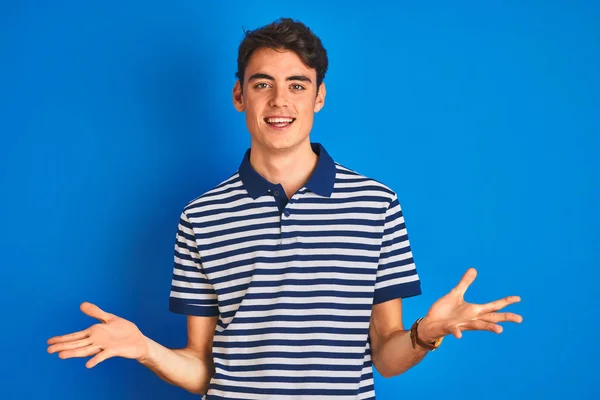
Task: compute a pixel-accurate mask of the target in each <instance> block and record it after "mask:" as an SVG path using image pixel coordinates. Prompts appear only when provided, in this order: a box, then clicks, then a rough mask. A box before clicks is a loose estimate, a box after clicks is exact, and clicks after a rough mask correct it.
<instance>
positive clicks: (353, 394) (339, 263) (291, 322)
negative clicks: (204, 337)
mask: <svg viewBox="0 0 600 400" xmlns="http://www.w3.org/2000/svg"><path fill="white" fill-rule="evenodd" d="M311 146H312V149H313V151H314V152H315V153H316V154H317V155H318V162H317V166H316V168H315V170H314V171H313V173H312V174H311V176H310V178H309V180H308V182H307V183H306V184H305V185H304V186H303V187H302V188H300V189H299V190H298V191H297V192H296V193H294V195H293V196H292V197H291V198H290V199H289V200H288V199H287V197H286V194H285V192H284V190H283V187H282V185H280V184H277V183H271V182H268V181H267V180H266V179H265V178H263V177H262V176H261V175H259V174H258V173H257V172H256V171H255V170H254V168H253V167H252V165H251V164H250V161H249V160H250V158H249V157H250V149H248V150H247V151H246V153H245V155H244V158H243V160H242V163H241V165H240V166H239V168H238V170H237V171H236V172H235V173H234V174H233V175H232V176H230V177H229V178H228V179H226V180H225V181H223V182H222V183H220V184H218V185H217V186H216V187H214V188H212V189H210V190H208V191H207V192H206V193H204V194H203V195H201V196H200V197H198V198H196V199H194V200H193V201H191V202H189V203H188V204H186V206H185V207H184V208H183V211H182V213H181V216H180V221H179V226H178V230H177V235H176V243H175V262H174V270H173V279H172V284H171V292H170V296H169V308H170V310H171V311H172V312H175V313H179V314H185V315H198V316H218V323H217V328H216V331H215V333H214V341H213V357H214V362H215V367H216V373H215V375H214V376H213V377H212V379H211V382H210V387H209V390H208V392H207V393H206V395H204V396H203V399H205V400H216V399H261V400H263V399H271V400H280V399H281V400H283V399H286V400H287V399H311V400H313V399H319V400H328V399H331V400H351V399H352V400H354V399H375V389H374V384H373V366H372V362H371V352H370V340H369V322H370V316H371V309H372V306H373V304H378V303H381V302H384V301H387V300H391V299H394V298H405V297H409V296H414V295H418V294H420V293H421V287H420V280H419V277H418V275H417V271H416V269H415V264H414V261H413V257H412V252H411V248H410V244H409V240H408V236H407V231H406V226H405V223H404V218H403V216H402V211H401V208H400V204H399V202H398V198H397V195H396V193H395V192H394V191H393V190H391V189H390V188H389V187H387V186H386V185H384V184H382V183H380V182H378V181H376V180H374V179H370V178H368V177H365V176H363V175H361V174H359V173H357V172H355V171H352V170H350V169H348V168H346V167H344V166H342V165H341V164H339V163H338V162H336V161H334V160H333V159H332V157H331V156H330V155H329V154H328V153H327V151H326V150H325V148H324V147H323V146H322V145H321V144H319V143H311Z"/></svg>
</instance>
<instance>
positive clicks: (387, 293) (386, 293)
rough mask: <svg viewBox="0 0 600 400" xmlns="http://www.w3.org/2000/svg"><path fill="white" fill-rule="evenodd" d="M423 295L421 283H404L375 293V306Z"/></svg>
mask: <svg viewBox="0 0 600 400" xmlns="http://www.w3.org/2000/svg"><path fill="white" fill-rule="evenodd" d="M420 294H421V281H414V282H408V283H403V284H401V285H394V286H388V287H386V288H383V289H379V290H377V291H376V292H375V298H374V299H373V304H380V303H384V302H386V301H388V300H393V299H397V298H407V297H413V296H418V295H420Z"/></svg>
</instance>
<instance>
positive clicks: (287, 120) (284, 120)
mask: <svg viewBox="0 0 600 400" xmlns="http://www.w3.org/2000/svg"><path fill="white" fill-rule="evenodd" d="M293 120H294V119H293V118H267V122H268V123H270V124H277V123H283V122H287V123H291V122H292V121H293Z"/></svg>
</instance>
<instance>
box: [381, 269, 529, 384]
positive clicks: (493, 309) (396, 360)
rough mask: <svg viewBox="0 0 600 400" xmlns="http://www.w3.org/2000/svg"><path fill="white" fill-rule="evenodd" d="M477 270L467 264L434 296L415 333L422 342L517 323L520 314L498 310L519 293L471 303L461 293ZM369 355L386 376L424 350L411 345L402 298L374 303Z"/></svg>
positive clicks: (408, 365) (414, 360) (497, 329)
mask: <svg viewBox="0 0 600 400" xmlns="http://www.w3.org/2000/svg"><path fill="white" fill-rule="evenodd" d="M476 276H477V271H476V270H475V269H474V268H470V269H469V270H468V271H467V272H466V273H465V274H464V275H463V277H462V279H461V280H460V282H459V283H458V285H457V286H456V287H454V288H453V289H452V290H451V291H450V292H449V293H448V294H446V295H445V296H443V297H441V298H440V299H439V300H437V301H436V302H435V303H433V305H432V306H431V308H430V309H429V311H428V312H427V314H426V315H425V317H424V318H423V320H422V321H421V323H420V324H419V327H418V331H417V334H418V336H419V338H420V339H421V340H423V341H425V342H430V343H432V342H434V341H435V340H437V339H439V338H443V337H445V336H446V335H453V336H454V337H456V338H457V339H460V338H461V337H462V332H463V331H467V330H473V331H474V330H485V331H490V332H494V333H501V332H502V326H500V325H498V323H499V322H515V323H520V322H522V321H523V318H522V317H521V316H520V315H518V314H514V313H511V312H497V311H498V310H500V309H502V308H504V307H506V306H508V305H510V304H513V303H517V302H519V301H521V298H520V297H519V296H508V297H505V298H503V299H500V300H496V301H492V302H490V303H487V304H471V303H467V302H465V300H464V294H465V292H466V290H467V288H468V287H469V285H471V283H473V281H474V280H475V277H476ZM369 333H370V335H371V358H372V360H373V364H374V365H375V368H376V369H377V371H379V373H380V374H381V375H382V376H383V377H386V378H389V377H392V376H395V375H398V374H401V373H403V372H405V371H406V370H408V369H409V368H411V367H413V366H414V365H416V364H418V363H419V362H420V361H421V360H422V359H423V358H424V357H425V355H426V354H427V350H426V349H425V348H422V347H421V346H419V345H418V344H417V345H415V348H414V349H413V347H412V342H411V338H410V331H409V330H405V329H404V326H403V324H402V303H401V299H399V298H398V299H393V300H388V301H386V302H383V303H380V304H375V305H374V306H373V310H372V313H371V325H370V328H369Z"/></svg>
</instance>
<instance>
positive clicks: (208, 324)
mask: <svg viewBox="0 0 600 400" xmlns="http://www.w3.org/2000/svg"><path fill="white" fill-rule="evenodd" d="M81 310H82V311H83V312H84V313H85V314H87V315H89V316H91V317H93V318H96V319H99V320H100V321H101V323H99V324H95V325H92V326H91V327H89V328H87V329H85V330H83V331H79V332H75V333H71V334H68V335H63V336H56V337H53V338H51V339H49V340H48V344H49V345H50V346H49V347H48V353H58V356H59V358H61V359H66V358H73V357H89V356H94V357H92V358H91V359H90V360H88V361H87V362H86V367H87V368H93V367H94V366H96V365H98V364H99V363H101V362H102V361H104V360H107V359H109V358H112V357H123V358H129V359H134V360H137V361H138V362H140V363H141V364H142V365H145V366H146V367H148V368H149V369H150V370H151V371H153V372H154V373H156V375H158V376H159V377H160V378H161V379H163V380H165V381H166V382H169V383H171V384H173V385H176V386H179V387H181V388H183V389H185V390H187V391H190V392H192V393H196V394H203V393H206V391H207V390H208V384H209V382H210V379H211V377H212V376H213V375H214V364H213V359H212V341H213V336H214V330H215V326H216V321H217V317H195V316H189V317H188V344H187V346H186V347H185V348H183V349H175V350H172V349H168V348H166V347H164V346H162V345H160V344H158V343H157V342H155V341H154V340H152V339H150V338H148V337H146V336H144V335H143V334H142V333H141V332H140V331H139V329H138V328H137V326H136V325H135V324H134V323H132V322H130V321H128V320H126V319H124V318H121V317H118V316H116V315H114V314H111V313H107V312H106V311H104V310H102V309H100V308H99V307H98V306H96V305H94V304H91V303H87V302H86V303H83V304H82V305H81Z"/></svg>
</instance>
